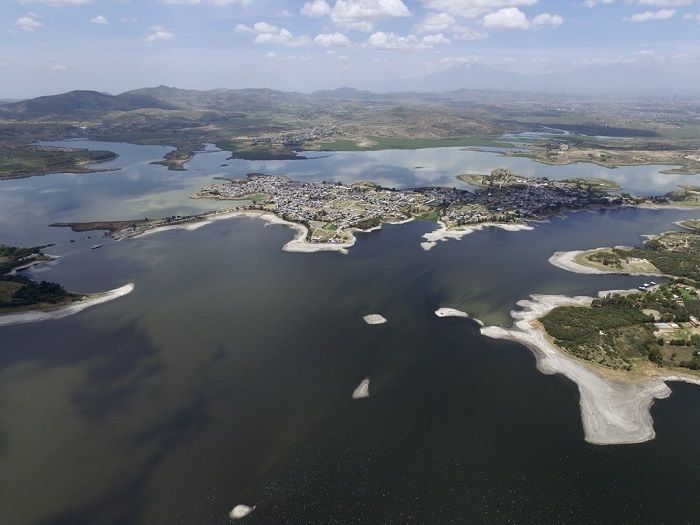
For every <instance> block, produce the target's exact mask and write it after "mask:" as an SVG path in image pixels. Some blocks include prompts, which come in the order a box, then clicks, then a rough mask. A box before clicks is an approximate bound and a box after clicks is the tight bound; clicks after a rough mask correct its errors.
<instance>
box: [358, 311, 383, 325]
mask: <svg viewBox="0 0 700 525" xmlns="http://www.w3.org/2000/svg"><path fill="white" fill-rule="evenodd" d="M362 319H364V320H365V323H367V324H369V325H375V324H384V323H386V322H387V320H386V318H384V316H382V315H379V314H369V315H365V316H364V317H363V318H362Z"/></svg>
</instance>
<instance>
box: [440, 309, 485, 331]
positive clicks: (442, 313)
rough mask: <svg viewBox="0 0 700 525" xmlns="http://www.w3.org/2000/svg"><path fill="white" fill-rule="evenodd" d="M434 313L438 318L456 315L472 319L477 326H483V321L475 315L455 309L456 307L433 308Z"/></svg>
mask: <svg viewBox="0 0 700 525" xmlns="http://www.w3.org/2000/svg"><path fill="white" fill-rule="evenodd" d="M435 315H436V316H437V317H440V318H445V317H458V318H460V319H469V320H470V321H474V322H475V323H476V324H478V325H479V326H482V327H483V326H485V325H484V322H483V321H482V320H481V319H477V318H475V317H472V316H471V315H469V314H468V313H467V312H463V311H462V310H457V309H456V308H445V307H443V308H438V309H437V310H435Z"/></svg>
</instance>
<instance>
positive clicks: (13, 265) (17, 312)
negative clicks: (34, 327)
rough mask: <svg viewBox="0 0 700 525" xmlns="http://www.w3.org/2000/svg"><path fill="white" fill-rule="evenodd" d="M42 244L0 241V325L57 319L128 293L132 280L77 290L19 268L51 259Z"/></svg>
mask: <svg viewBox="0 0 700 525" xmlns="http://www.w3.org/2000/svg"><path fill="white" fill-rule="evenodd" d="M43 248H46V246H36V247H33V248H19V247H14V246H5V245H0V326H8V325H13V324H22V323H30V322H35V321H45V320H49V319H60V318H62V317H66V316H68V315H73V314H75V313H78V312H80V311H82V310H84V309H85V308H88V307H90V306H95V305H97V304H101V303H104V302H107V301H111V300H113V299H116V298H118V297H122V296H124V295H126V294H128V293H130V292H131V291H132V290H133V289H134V285H133V284H127V285H125V286H122V287H120V288H116V289H114V290H110V291H108V292H104V293H94V294H77V293H71V292H68V291H66V289H65V288H63V286H61V285H60V284H57V283H53V282H49V281H41V282H36V281H33V280H32V279H29V278H28V277H26V276H24V275H22V274H21V272H22V271H24V270H26V269H28V268H30V267H32V266H35V265H37V264H42V263H46V262H49V261H51V260H54V259H55V257H52V256H49V255H46V254H44V253H43V252H42V251H41V250H42V249H43Z"/></svg>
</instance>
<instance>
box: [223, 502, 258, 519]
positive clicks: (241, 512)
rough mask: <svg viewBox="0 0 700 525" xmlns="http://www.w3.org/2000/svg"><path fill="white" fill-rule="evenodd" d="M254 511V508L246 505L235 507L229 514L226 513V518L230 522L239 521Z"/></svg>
mask: <svg viewBox="0 0 700 525" xmlns="http://www.w3.org/2000/svg"><path fill="white" fill-rule="evenodd" d="M254 510H255V507H249V506H248V505H236V506H235V507H233V509H231V512H229V513H228V517H229V518H231V519H232V520H241V519H243V518H245V517H246V516H247V515H248V514H250V513H251V512H253V511H254Z"/></svg>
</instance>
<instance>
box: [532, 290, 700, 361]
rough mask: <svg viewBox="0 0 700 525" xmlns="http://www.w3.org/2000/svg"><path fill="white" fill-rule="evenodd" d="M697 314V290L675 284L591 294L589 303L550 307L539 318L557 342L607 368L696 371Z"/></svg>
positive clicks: (699, 302) (699, 337) (699, 330)
mask: <svg viewBox="0 0 700 525" xmlns="http://www.w3.org/2000/svg"><path fill="white" fill-rule="evenodd" d="M698 316H700V299H698V291H697V289H695V288H693V287H689V286H687V285H683V284H678V283H674V284H665V285H663V286H660V287H659V288H658V289H656V290H653V291H648V292H641V293H636V294H632V295H619V294H613V295H610V296H608V297H605V298H603V299H596V300H594V301H593V303H592V305H591V307H590V308H588V307H575V306H571V307H560V308H555V309H554V310H552V311H551V312H549V313H548V314H547V315H546V316H544V317H543V318H542V319H540V322H541V323H542V325H543V326H544V328H545V330H546V331H547V333H548V334H550V335H551V336H552V337H554V338H555V340H556V343H557V344H558V345H559V346H561V347H562V348H564V349H565V350H567V351H568V352H570V353H571V354H573V355H575V356H576V357H579V358H581V359H585V360H587V361H593V362H595V363H598V364H600V365H603V366H606V367H608V368H613V369H616V370H632V368H633V367H634V366H635V365H637V364H644V363H653V364H655V365H661V366H667V367H682V368H690V369H693V370H697V369H699V368H700V358H699V357H698V356H697V355H695V353H696V352H700V325H699V324H698V322H697V319H698ZM678 347H683V350H684V351H681V350H679V348H678Z"/></svg>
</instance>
